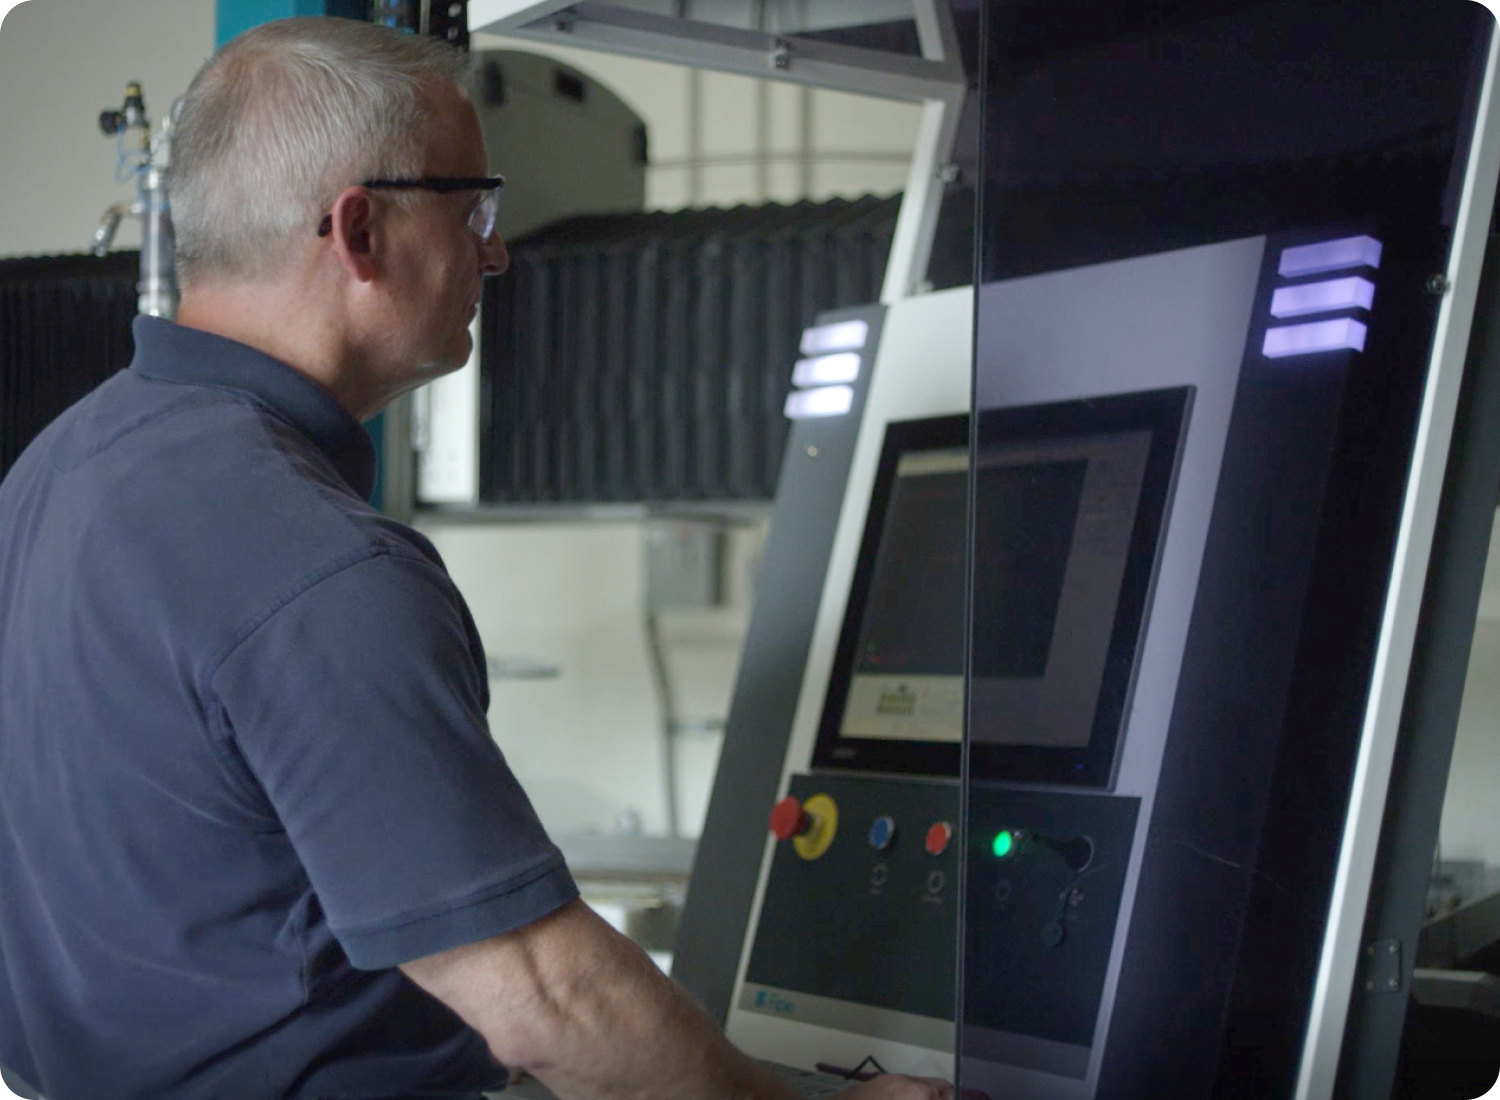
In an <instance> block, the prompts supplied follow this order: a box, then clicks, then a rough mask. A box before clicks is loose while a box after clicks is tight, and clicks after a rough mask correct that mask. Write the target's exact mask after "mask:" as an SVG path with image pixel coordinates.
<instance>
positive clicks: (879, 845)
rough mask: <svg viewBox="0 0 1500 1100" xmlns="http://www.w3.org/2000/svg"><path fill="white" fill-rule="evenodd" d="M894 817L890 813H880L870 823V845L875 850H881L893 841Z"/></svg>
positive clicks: (894, 836)
mask: <svg viewBox="0 0 1500 1100" xmlns="http://www.w3.org/2000/svg"><path fill="white" fill-rule="evenodd" d="M895 839H896V819H895V818H894V817H892V816H891V815H890V814H882V815H881V816H880V817H877V818H876V819H875V820H874V821H873V822H871V823H870V847H871V848H874V849H875V850H876V851H877V852H883V851H885V850H886V849H887V848H889V847H890V846H891V844H892V843H894V842H895Z"/></svg>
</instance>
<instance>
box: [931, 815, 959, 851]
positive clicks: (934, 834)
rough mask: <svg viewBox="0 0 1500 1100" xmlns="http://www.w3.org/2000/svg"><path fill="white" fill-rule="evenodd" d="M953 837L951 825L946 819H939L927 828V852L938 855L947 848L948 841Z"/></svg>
mask: <svg viewBox="0 0 1500 1100" xmlns="http://www.w3.org/2000/svg"><path fill="white" fill-rule="evenodd" d="M952 839H953V826H952V825H949V824H948V823H947V822H946V821H939V822H938V823H937V824H936V825H934V826H933V827H932V828H930V829H928V830H927V854H928V855H931V856H940V855H942V854H943V853H944V852H945V851H947V849H948V841H950V840H952Z"/></svg>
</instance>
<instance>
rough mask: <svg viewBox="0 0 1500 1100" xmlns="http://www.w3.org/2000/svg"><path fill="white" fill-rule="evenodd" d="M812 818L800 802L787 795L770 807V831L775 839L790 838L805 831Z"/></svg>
mask: <svg viewBox="0 0 1500 1100" xmlns="http://www.w3.org/2000/svg"><path fill="white" fill-rule="evenodd" d="M811 824H812V819H811V818H809V817H808V816H807V813H806V811H805V810H803V809H802V803H801V802H799V801H797V799H795V798H792V797H790V796H788V797H787V798H783V799H782V800H781V801H780V802H778V803H776V805H775V806H773V807H772V808H771V832H772V833H773V834H775V837H776V839H777V840H791V839H792V837H794V836H800V835H801V834H802V833H805V832H807V829H808V826H809V825H811Z"/></svg>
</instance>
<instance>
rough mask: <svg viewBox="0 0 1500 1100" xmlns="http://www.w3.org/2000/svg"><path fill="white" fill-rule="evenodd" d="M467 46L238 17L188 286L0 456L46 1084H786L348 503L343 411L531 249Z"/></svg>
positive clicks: (193, 212)
mask: <svg viewBox="0 0 1500 1100" xmlns="http://www.w3.org/2000/svg"><path fill="white" fill-rule="evenodd" d="M463 78H464V66H463V63H462V59H461V58H460V57H459V56H458V55H456V54H454V53H453V52H452V51H450V50H449V49H448V48H447V47H446V46H442V45H439V44H437V43H435V42H429V41H425V40H422V39H417V38H412V37H406V36H402V35H399V34H396V33H394V32H390V31H386V30H383V29H380V28H376V27H373V26H369V25H365V24H361V23H356V22H352V21H346V20H340V19H294V20H286V21H282V22H278V23H271V24H267V25H265V26H263V27H260V28H257V29H255V30H253V31H250V32H247V33H246V34H244V35H242V36H240V37H239V38H237V39H236V40H235V41H234V42H232V43H230V45H229V46H227V47H226V48H225V49H224V50H223V51H221V52H220V53H219V54H218V55H217V56H216V57H215V58H214V59H213V60H212V61H210V62H209V64H208V65H207V66H205V68H204V69H203V71H202V72H201V73H200V74H199V75H198V77H197V78H196V80H195V81H194V83H193V85H192V88H191V89H190V90H189V92H188V95H187V97H186V101H185V104H184V107H183V110H182V113H181V116H180V121H179V126H178V131H177V138H176V142H175V149H174V154H175V175H176V182H175V187H174V215H175V221H176V227H177V234H178V262H177V266H178V271H179V274H180V276H181V282H182V300H181V307H180V311H179V314H178V320H177V323H176V324H172V323H169V322H166V321H163V320H160V319H156V318H138V319H137V321H136V328H135V339H136V355H135V359H134V361H133V362H132V364H131V367H130V369H129V370H125V371H121V372H120V373H119V374H118V375H116V376H115V377H114V378H112V379H110V380H109V381H108V382H106V383H105V384H104V385H102V386H100V387H99V388H98V389H97V390H96V391H95V392H94V393H93V394H91V395H90V396H89V397H87V398H85V399H84V400H83V401H81V402H80V403H79V404H77V405H75V406H74V407H73V408H72V409H71V410H69V411H68V412H67V413H66V414H64V415H63V416H62V417H61V418H59V420H58V421H56V422H55V423H54V424H53V425H51V426H50V427H49V428H48V429H47V431H45V432H44V433H43V434H42V435H41V436H40V437H39V438H38V439H37V440H36V441H35V442H34V443H33V445H32V446H31V447H30V448H29V449H28V450H27V452H26V453H25V454H24V455H23V456H22V457H21V459H20V461H19V462H18V463H17V464H16V466H15V467H14V468H13V470H12V472H11V474H10V475H9V476H8V477H7V479H6V481H5V483H4V484H3V485H0V1063H4V1064H5V1065H7V1066H8V1067H9V1068H10V1069H11V1070H13V1071H15V1072H17V1073H19V1074H20V1076H21V1077H22V1078H24V1079H26V1080H27V1081H29V1082H30V1083H32V1084H33V1085H35V1086H36V1087H37V1088H39V1089H40V1090H41V1091H42V1092H44V1093H45V1094H46V1095H47V1096H48V1097H50V1098H51V1100H75V1098H76V1100H99V1098H106V1097H107V1098H111V1100H129V1098H139V1100H169V1098H171V1100H187V1098H195V1100H196V1098H202V1100H208V1098H211V1097H213V1098H224V1100H255V1098H261V1097H264V1098H273V1097H275V1098H281V1097H295V1098H299V1100H302V1098H317V1097H400V1096H418V1095H421V1096H439V1095H446V1096H465V1095H467V1096H473V1095H475V1094H477V1093H479V1092H481V1091H483V1090H487V1089H493V1088H498V1087H503V1086H504V1084H505V1083H506V1080H507V1076H508V1072H507V1069H506V1068H505V1067H512V1068H514V1069H525V1070H529V1071H530V1072H532V1073H533V1074H535V1076H537V1077H538V1078H539V1079H541V1080H542V1081H543V1082H544V1083H546V1084H547V1085H549V1086H550V1087H551V1088H552V1089H553V1091H555V1092H556V1093H557V1094H558V1095H559V1096H562V1097H579V1098H607V1097H651V1098H656V1100H668V1098H673V1097H682V1098H684V1100H689V1098H691V1100H705V1098H711V1097H724V1098H730V1097H735V1098H739V1097H743V1098H747V1100H748V1098H754V1097H764V1098H767V1100H770V1098H778V1100H784V1098H785V1097H786V1096H787V1095H788V1094H787V1093H786V1090H785V1089H784V1088H783V1087H782V1086H781V1085H780V1084H778V1083H777V1082H776V1081H775V1080H773V1079H771V1078H770V1077H769V1076H767V1075H766V1074H765V1073H764V1072H763V1071H761V1070H760V1069H759V1068H758V1067H756V1066H755V1065H754V1064H753V1063H752V1062H751V1061H749V1060H748V1059H746V1058H745V1057H744V1056H742V1055H741V1054H739V1053H738V1052H737V1051H735V1050H734V1049H733V1048H732V1047H731V1046H730V1045H729V1044H728V1043H727V1042H726V1041H725V1040H724V1038H723V1037H722V1035H721V1034H720V1033H719V1032H718V1030H717V1029H716V1028H715V1027H714V1026H713V1025H712V1023H711V1022H710V1021H709V1020H708V1019H707V1018H706V1017H705V1016H704V1015H703V1014H702V1013H701V1012H700V1011H699V1010H698V1009H697V1008H696V1007H695V1006H694V1005H693V1004H692V1003H691V1001H690V1000H689V999H688V998H687V997H686V996H685V995H684V994H683V993H682V992H681V991H680V990H679V989H678V988H677V987H675V986H674V985H673V984H672V983H671V982H670V981H669V980H668V979H666V978H665V977H664V976H663V975H661V974H660V973H659V972H658V971H657V970H656V968H655V967H654V966H653V965H652V963H651V962H650V960H649V959H647V958H646V956H645V955H644V954H643V953H641V952H640V951H639V950H637V949H636V948H635V947H634V946H633V945H631V944H630V943H629V942H628V941H626V940H625V939H624V938H622V937H621V936H619V935H618V934H616V933H615V932H614V931H613V930H612V929H611V928H610V927H609V926H608V925H607V924H605V923H604V922H603V921H601V920H600V919H598V918H597V917H596V916H595V915H593V913H592V912H591V911H590V910H589V909H587V908H586V907H585V906H584V905H583V904H582V903H581V902H580V901H579V900H578V895H577V890H576V889H575V887H574V885H573V882H572V880H571V879H570V877H569V875H568V871H567V868H566V867H565V866H564V864H563V861H562V858H561V855H560V854H559V852H558V850H557V849H556V847H555V846H554V845H553V844H552V843H551V842H550V841H549V840H548V838H547V836H546V834H545V832H544V831H543V830H542V828H541V825H540V824H539V823H538V821H537V819H536V816H535V814H534V813H533V812H532V809H531V806H530V804H529V802H528V801H527V799H526V796H525V795H524V793H523V792H522V791H521V789H520V787H519V786H518V785H517V783H516V781H515V779H514V777H513V776H512V775H511V773H510V771H509V769H508V768H507V767H506V764H505V761H504V760H503V758H502V757H501V755H500V753H499V751H498V749H497V748H496V746H495V744H494V742H493V740H492V739H491V738H490V736H489V733H488V729H487V727H486V722H485V710H486V707H487V703H488V698H487V692H488V687H487V682H486V676H485V672H484V667H485V666H484V659H483V653H482V650H481V648H480V644H479V639H478V636H477V634H476V632H475V629H474V624H473V622H472V620H471V619H470V617H469V613H468V611H467V609H466V608H465V606H464V603H463V600H462V599H461V597H460V596H459V594H458V592H457V591H456V590H455V588H454V587H453V584H452V582H451V581H450V580H449V578H448V576H447V573H446V572H445V570H444V568H443V565H442V562H441V560H440V559H439V558H438V555H437V553H436V551H435V550H434V549H433V547H432V546H431V544H430V543H428V542H427V541H426V540H425V539H424V538H423V537H422V536H421V535H419V534H418V533H416V532H414V531H412V530H410V529H408V528H406V527H404V526H402V525H400V524H397V523H394V522H392V521H391V520H389V519H388V518H386V517H384V516H382V515H381V514H379V513H378V512H376V511H374V510H373V509H371V508H369V507H368V506H367V505H366V504H365V503H364V501H365V498H366V497H367V496H368V493H369V489H370V484H371V481H372V479H373V475H374V462H373V456H372V454H371V450H370V446H369V442H368V439H367V438H366V436H365V435H364V433H363V431H362V430H361V429H360V427H359V421H360V420H362V419H364V418H367V417H369V416H371V415H373V414H374V413H375V412H377V411H379V410H380V409H381V408H382V407H383V406H385V405H386V404H387V403H388V402H389V401H390V400H391V399H392V398H394V397H396V396H397V395H399V394H401V393H403V392H405V391H407V390H410V389H412V388H413V387H415V386H418V385H420V384H422V383H423V382H425V381H427V380H429V379H431V378H434V377H437V376H438V375H441V374H443V373H445V372H447V371H451V370H453V369H455V368H457V367H459V366H460V365H461V364H463V363H464V362H465V361H466V359H467V357H468V355H469V352H470V336H469V324H470V321H471V320H472V318H473V316H474V312H475V309H476V308H477V303H478V301H479V294H480V288H481V283H482V280H483V277H484V276H485V275H491V274H498V273H500V272H501V271H503V270H504V268H505V266H506V262H507V259H506V254H505V249H504V246H503V245H502V244H501V243H500V241H499V240H498V239H496V237H495V235H494V214H495V200H496V197H497V195H498V190H499V187H500V183H501V181H500V180H499V179H498V178H486V172H487V168H486V158H485V151H484V145H483V141H482V138H481V135H480V130H479V125H478V121H477V119H476V116H475V113H474V110H473V108H472V107H471V106H470V104H469V102H468V101H467V99H466V98H465V96H464V93H463V91H462V80H463ZM847 1095H848V1096H849V1098H850V1100H918V1098H924V1097H926V1098H940V1097H947V1096H948V1095H949V1090H948V1087H947V1086H946V1085H944V1084H943V1083H941V1082H936V1081H917V1080H911V1079H906V1078H899V1077H886V1078H878V1079H876V1080H874V1081H871V1082H868V1083H866V1084H864V1085H860V1086H857V1087H855V1088H852V1089H850V1090H849V1091H848V1093H847Z"/></svg>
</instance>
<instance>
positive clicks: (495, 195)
mask: <svg viewBox="0 0 1500 1100" xmlns="http://www.w3.org/2000/svg"><path fill="white" fill-rule="evenodd" d="M499 209H500V192H499V190H498V189H497V190H494V191H485V192H483V193H481V194H480V196H479V205H478V206H476V207H474V211H473V213H471V214H470V215H469V229H470V231H471V232H472V233H473V234H474V236H476V237H478V238H479V239H480V240H481V241H487V240H489V239H490V234H491V233H493V232H494V231H495V214H496V213H497V212H498V211H499Z"/></svg>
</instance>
